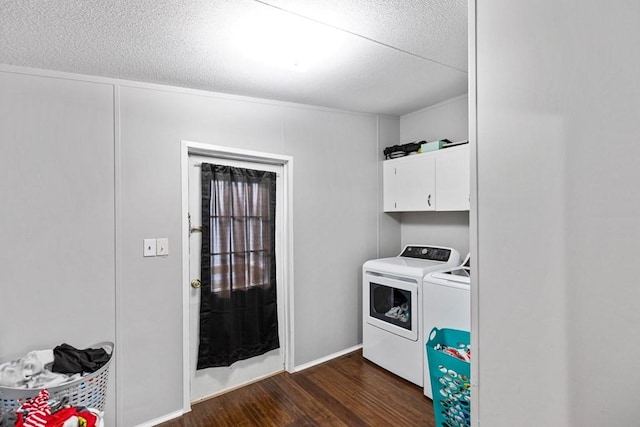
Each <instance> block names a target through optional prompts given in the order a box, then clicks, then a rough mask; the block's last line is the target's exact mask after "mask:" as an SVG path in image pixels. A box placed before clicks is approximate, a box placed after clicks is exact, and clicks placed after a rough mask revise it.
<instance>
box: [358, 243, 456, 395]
mask: <svg viewBox="0 0 640 427" xmlns="http://www.w3.org/2000/svg"><path fill="white" fill-rule="evenodd" d="M459 262H460V254H459V253H458V251H456V250H455V249H452V248H445V247H439V246H423V245H407V246H405V248H404V250H403V251H402V252H401V253H400V255H398V256H396V257H391V258H382V259H375V260H370V261H367V262H365V263H364V265H363V266H362V277H363V288H362V291H363V293H362V301H363V322H362V355H363V356H364V357H365V358H366V359H368V360H370V361H371V362H373V363H375V364H377V365H379V366H381V367H383V368H385V369H387V370H388V371H391V372H393V373H394V374H396V375H398V376H400V377H402V378H404V379H406V380H408V381H411V382H412V383H414V384H417V385H418V386H421V387H422V385H423V384H422V382H423V372H422V371H423V367H424V363H423V359H424V353H425V350H424V342H423V341H422V337H423V333H422V331H421V330H422V286H423V285H422V284H423V279H424V276H425V274H427V273H430V272H433V271H437V270H445V269H450V268H452V267H454V266H456V265H458V263H459Z"/></svg>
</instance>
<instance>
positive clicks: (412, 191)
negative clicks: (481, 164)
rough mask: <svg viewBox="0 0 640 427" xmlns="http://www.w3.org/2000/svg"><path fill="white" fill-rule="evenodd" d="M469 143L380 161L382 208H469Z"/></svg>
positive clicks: (394, 210)
mask: <svg viewBox="0 0 640 427" xmlns="http://www.w3.org/2000/svg"><path fill="white" fill-rule="evenodd" d="M469 189H470V163H469V145H468V144H465V145H462V146H459V147H452V148H447V149H443V150H438V151H433V152H429V153H424V154H416V155H411V156H407V157H401V158H399V159H392V160H385V161H384V162H383V190H382V191H383V208H384V211H385V212H410V211H434V210H437V211H465V210H469V195H470V193H469Z"/></svg>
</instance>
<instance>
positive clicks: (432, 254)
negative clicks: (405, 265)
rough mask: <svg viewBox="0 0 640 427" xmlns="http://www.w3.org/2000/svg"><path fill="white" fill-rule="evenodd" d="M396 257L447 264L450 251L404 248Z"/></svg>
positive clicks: (429, 248) (438, 248)
mask: <svg viewBox="0 0 640 427" xmlns="http://www.w3.org/2000/svg"><path fill="white" fill-rule="evenodd" d="M398 256H401V257H406V258H417V259H424V260H428V261H440V262H447V261H449V257H451V249H448V248H440V247H436V246H410V245H408V246H405V248H404V250H403V251H402V253H401V254H400V255H398Z"/></svg>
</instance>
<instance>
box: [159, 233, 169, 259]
mask: <svg viewBox="0 0 640 427" xmlns="http://www.w3.org/2000/svg"><path fill="white" fill-rule="evenodd" d="M156 240H157V244H156V255H157V256H167V255H169V239H168V238H166V237H163V238H161V239H156Z"/></svg>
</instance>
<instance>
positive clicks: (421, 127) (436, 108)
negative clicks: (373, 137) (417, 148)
mask: <svg viewBox="0 0 640 427" xmlns="http://www.w3.org/2000/svg"><path fill="white" fill-rule="evenodd" d="M440 139H448V140H449V141H466V140H468V139H469V97H468V96H467V95H463V96H457V97H455V98H451V99H449V100H447V101H443V102H440V103H438V104H435V105H432V106H430V107H426V108H423V109H421V110H418V111H414V112H413V113H409V114H405V115H404V116H402V117H400V143H401V144H406V143H408V142H413V141H438V140H440Z"/></svg>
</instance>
